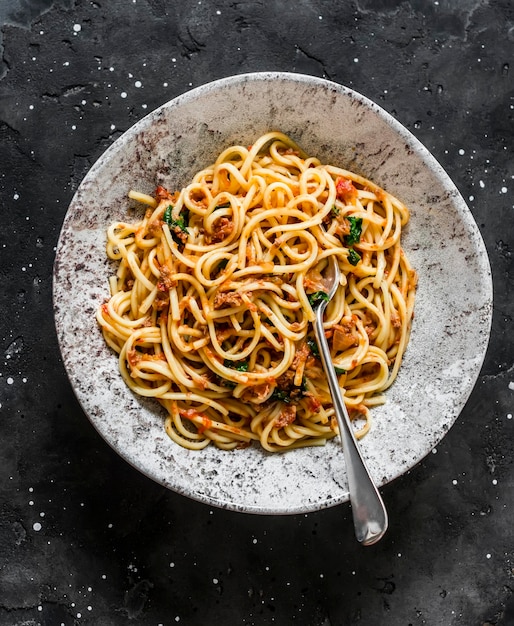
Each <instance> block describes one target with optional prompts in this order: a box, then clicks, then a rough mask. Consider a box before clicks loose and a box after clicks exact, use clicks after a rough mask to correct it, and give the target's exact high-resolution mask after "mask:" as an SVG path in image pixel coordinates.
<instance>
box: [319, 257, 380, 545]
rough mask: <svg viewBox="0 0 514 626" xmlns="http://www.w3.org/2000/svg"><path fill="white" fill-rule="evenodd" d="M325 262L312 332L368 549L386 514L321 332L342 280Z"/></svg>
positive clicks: (358, 531) (334, 265)
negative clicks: (321, 294)
mask: <svg viewBox="0 0 514 626" xmlns="http://www.w3.org/2000/svg"><path fill="white" fill-rule="evenodd" d="M327 260H328V264H327V267H326V268H325V270H324V278H325V280H326V282H327V283H330V287H329V291H328V294H327V295H328V299H327V300H325V299H323V300H321V301H319V304H318V303H317V306H316V309H315V313H316V320H315V324H314V333H315V336H316V341H317V343H318V346H319V351H320V356H321V361H322V363H323V368H324V370H325V373H326V376H327V380H328V386H329V389H330V394H331V396H332V402H333V405H334V411H335V414H336V418H337V424H338V426H339V434H340V437H341V442H342V444H343V453H344V458H345V463H346V472H347V474H348V486H349V491H350V502H351V505H352V515H353V524H354V527H355V535H356V537H357V540H358V541H359V542H360V543H362V545H365V546H370V545H372V544H374V543H376V542H377V541H379V540H380V539H381V538H382V537H383V536H384V533H385V532H386V530H387V524H388V519H387V511H386V508H385V506H384V502H383V500H382V498H381V496H380V494H379V492H378V489H377V487H376V485H375V483H374V482H373V479H372V478H371V475H370V473H369V471H368V468H367V467H366V463H365V462H364V459H363V457H362V455H361V452H360V450H359V447H358V445H357V440H356V438H355V435H354V433H353V428H352V423H351V420H350V416H349V415H348V411H347V410H346V406H345V403H344V400H343V396H342V394H341V389H340V388H339V382H338V380H337V374H336V371H335V368H334V364H333V363H332V358H331V356H330V348H329V346H328V342H327V338H326V337H325V331H324V329H323V314H324V312H325V309H326V307H327V305H328V302H329V301H330V300H331V299H332V298H333V297H334V295H335V293H336V291H337V287H338V285H339V282H340V278H341V273H340V270H339V264H338V262H337V259H336V258H335V256H329V257H328V259H327ZM327 286H328V285H327Z"/></svg>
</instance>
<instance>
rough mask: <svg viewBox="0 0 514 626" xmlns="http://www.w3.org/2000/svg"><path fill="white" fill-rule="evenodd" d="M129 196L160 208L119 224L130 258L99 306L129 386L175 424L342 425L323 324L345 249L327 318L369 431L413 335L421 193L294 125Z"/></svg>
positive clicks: (300, 435)
mask: <svg viewBox="0 0 514 626" xmlns="http://www.w3.org/2000/svg"><path fill="white" fill-rule="evenodd" d="M129 196H130V197H131V198H132V199H133V200H135V201H138V202H139V203H143V204H145V205H147V207H148V208H147V210H146V213H145V214H144V217H143V218H142V219H141V220H140V221H138V222H135V223H125V222H116V223H114V224H112V225H111V226H110V228H109V229H108V233H107V254H108V256H109V258H110V259H113V260H115V261H118V262H119V267H118V271H117V274H116V276H113V277H111V279H110V288H111V296H110V298H109V300H108V301H107V302H106V303H104V304H102V305H101V306H100V307H99V308H98V311H97V320H98V323H99V325H100V327H101V329H102V331H103V335H104V337H105V340H106V342H107V344H108V345H109V346H111V347H112V348H113V349H114V350H115V351H116V352H117V353H119V367H120V372H121V375H122V376H123V379H124V380H125V382H126V384H127V385H128V387H129V388H130V389H131V390H132V391H133V392H135V393H136V394H140V395H142V396H147V397H153V398H156V399H157V400H159V402H160V403H161V404H162V405H163V406H164V407H165V409H166V410H167V413H168V417H167V419H166V422H165V428H166V431H167V433H168V434H169V436H170V437H171V438H172V439H173V440H174V441H176V442H177V443H179V444H180V445H182V446H185V447H187V448H191V449H201V448H204V447H205V446H207V445H208V444H209V443H211V442H212V443H214V444H215V445H216V446H218V447H220V448H223V449H232V448H238V447H246V446H247V445H250V443H251V442H252V441H254V440H255V441H258V442H260V444H261V445H262V447H263V448H265V449H266V450H268V451H270V452H272V451H278V450H284V449H287V448H297V447H300V446H309V445H322V444H324V443H325V442H326V440H327V439H329V438H331V437H334V436H335V435H336V434H337V423H336V420H335V416H334V411H333V407H332V402H331V398H330V394H329V390H328V386H327V382H326V379H325V376H324V373H323V371H322V368H321V362H320V360H319V358H318V357H319V353H318V351H317V346H316V342H315V339H314V334H313V329H312V322H313V320H314V312H313V306H314V302H315V301H316V299H319V298H323V297H324V293H325V291H326V287H325V284H324V280H323V277H322V274H321V272H320V267H321V264H322V263H323V262H324V260H326V258H327V257H328V256H331V255H334V256H336V258H337V260H338V263H339V266H340V268H341V272H342V280H341V285H340V286H339V289H338V291H337V294H336V296H335V297H334V299H333V300H332V301H331V302H330V304H329V305H328V307H327V310H326V317H325V323H324V326H325V332H326V335H327V338H328V340H329V344H330V346H331V351H332V357H333V362H334V364H335V366H336V367H337V368H338V373H339V383H340V386H341V388H342V390H343V392H344V398H345V403H346V405H347V407H348V410H349V413H350V416H351V417H352V419H354V420H355V423H356V424H357V421H359V422H360V425H359V426H356V435H357V437H362V436H363V435H364V434H365V433H366V432H367V431H368V429H369V427H370V411H369V408H370V407H372V406H374V405H377V404H380V403H382V402H384V396H383V392H384V391H385V390H386V389H387V388H388V387H389V386H390V385H391V384H392V383H393V381H394V380H395V378H396V376H397V373H398V369H399V367H400V364H401V361H402V356H403V354H404V351H405V349H406V346H407V343H408V340H409V334H410V327H411V320H412V316H413V306H414V298H415V288H416V280H417V278H416V272H415V271H414V270H413V269H412V268H411V266H410V264H409V261H408V259H407V257H406V255H405V254H404V252H403V250H402V247H401V232H402V228H403V227H404V226H405V225H406V224H407V222H408V219H409V212H408V210H407V208H406V207H405V206H404V205H403V204H402V203H401V202H400V201H399V200H397V199H396V198H394V197H393V196H391V195H390V194H389V193H387V192H385V191H384V190H383V189H381V188H379V187H378V186H377V185H375V184H374V183H372V182H371V181H369V180H366V179H365V178H362V177H361V176H359V175H357V174H355V173H352V172H349V171H346V170H344V169H341V168H338V167H335V166H332V165H324V164H322V163H321V162H320V161H319V160H318V159H317V158H314V157H308V156H307V155H305V154H304V152H303V151H302V150H301V149H300V148H299V147H298V146H297V145H296V144H295V143H294V142H293V141H292V140H291V139H290V138H289V137H287V136H286V135H284V134H282V133H280V132H271V133H268V134H266V135H263V136H262V137H260V138H259V139H258V140H257V141H256V142H255V143H254V144H253V146H251V147H249V148H247V147H243V146H231V147H229V148H227V149H226V150H224V151H223V152H222V153H221V154H220V155H219V157H218V159H217V160H216V162H215V163H214V164H213V165H211V166H210V167H208V168H206V169H204V170H202V171H200V172H198V173H197V174H196V175H195V176H194V178H193V180H192V181H191V183H190V184H189V185H187V186H186V187H184V188H183V189H182V190H181V191H179V192H173V193H170V192H169V191H168V190H166V189H164V188H163V187H158V188H157V190H156V194H155V197H153V196H147V195H145V194H141V193H138V192H135V191H131V192H130V193H129ZM325 262H326V261H325Z"/></svg>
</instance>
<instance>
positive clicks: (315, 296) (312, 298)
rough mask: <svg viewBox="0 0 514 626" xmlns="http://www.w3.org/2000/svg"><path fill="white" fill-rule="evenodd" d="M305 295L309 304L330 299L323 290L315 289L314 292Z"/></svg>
mask: <svg viewBox="0 0 514 626" xmlns="http://www.w3.org/2000/svg"><path fill="white" fill-rule="evenodd" d="M307 297H308V298H309V304H310V305H311V306H315V305H316V304H318V303H319V302H321V301H322V300H324V301H325V302H328V301H329V300H330V298H329V297H328V293H326V292H324V291H315V292H314V293H311V294H309V295H308V296H307Z"/></svg>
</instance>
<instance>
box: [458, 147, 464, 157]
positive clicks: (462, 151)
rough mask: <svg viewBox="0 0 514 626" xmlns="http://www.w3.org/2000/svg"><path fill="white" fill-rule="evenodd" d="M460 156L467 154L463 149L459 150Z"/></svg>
mask: <svg viewBox="0 0 514 626" xmlns="http://www.w3.org/2000/svg"><path fill="white" fill-rule="evenodd" d="M459 154H460V155H461V156H462V155H463V154H465V151H464V150H463V149H462V148H461V149H460V150H459Z"/></svg>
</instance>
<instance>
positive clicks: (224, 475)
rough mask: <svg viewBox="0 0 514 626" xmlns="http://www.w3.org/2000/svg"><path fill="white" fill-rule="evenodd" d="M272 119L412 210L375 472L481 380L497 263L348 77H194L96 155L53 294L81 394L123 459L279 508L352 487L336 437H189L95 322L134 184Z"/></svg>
mask: <svg viewBox="0 0 514 626" xmlns="http://www.w3.org/2000/svg"><path fill="white" fill-rule="evenodd" d="M269 130H281V131H283V132H285V133H287V134H289V135H291V136H292V137H293V138H294V139H295V140H296V141H297V142H298V143H299V144H300V145H301V146H302V147H303V148H304V149H305V150H306V152H307V153H309V154H311V155H315V156H317V157H319V158H320V159H321V160H322V161H323V162H326V163H332V164H335V165H339V166H341V167H344V168H347V169H353V170H355V171H357V172H359V173H361V174H363V175H364V176H366V177H368V178H370V179H372V180H373V181H375V182H376V183H378V184H380V185H381V186H383V187H385V188H386V189H387V190H388V191H390V192H391V193H393V194H395V195H396V196H398V197H399V198H400V199H402V200H403V201H404V202H405V203H406V204H407V205H408V206H409V207H410V209H411V214H412V219H411V222H410V224H409V226H408V229H407V232H406V233H405V237H404V248H405V249H406V251H407V253H408V255H409V257H410V259H411V262H412V264H413V265H414V267H415V268H416V269H417V271H418V273H419V287H418V292H417V300H416V307H415V320H414V325H413V332H412V336H411V342H410V344H409V347H408V350H407V354H406V357H405V360H404V363H403V366H402V368H401V370H400V374H399V377H398V379H397V381H396V382H395V384H394V385H393V387H392V388H391V389H390V390H389V391H388V392H387V400H388V401H387V404H386V405H384V406H382V407H378V408H375V409H373V410H372V415H373V426H372V429H371V432H370V433H369V434H368V435H367V436H366V437H365V439H364V440H363V441H362V442H361V444H360V445H361V447H362V451H363V454H364V456H365V458H366V460H367V463H368V466H369V469H370V472H371V474H372V475H373V477H374V478H375V480H376V481H377V483H378V484H379V485H383V484H385V483H387V482H388V481H391V480H392V479H394V478H395V477H397V476H399V475H400V474H402V473H403V472H405V471H406V470H408V469H409V468H411V467H412V466H413V465H415V464H416V463H417V462H418V461H419V460H421V459H422V458H423V456H425V455H426V454H427V453H428V452H429V451H430V450H431V449H432V448H433V447H434V446H435V445H436V444H437V443H438V442H439V441H440V440H441V439H442V438H443V437H444V435H445V433H446V432H447V431H448V429H449V428H450V426H451V425H452V424H453V422H454V421H455V419H456V418H457V416H458V415H459V413H460V411H461V409H462V408H463V406H464V404H465V402H466V400H467V398H468V397H469V394H470V392H471V390H472V388H473V386H474V384H475V382H476V378H477V376H478V373H479V370H480V366H481V364H482V361H483V358H484V355H485V351H486V347H487V342H488V337H489V330H490V323H491V311H492V285H491V276H490V268H489V262H488V258H487V254H486V251H485V247H484V245H483V242H482V239H481V237H480V234H479V231H478V229H477V226H476V224H475V222H474V220H473V217H472V215H471V213H470V211H469V210H468V208H467V206H466V204H465V203H464V201H463V199H462V197H461V196H460V195H459V193H458V191H457V189H456V188H455V186H454V185H453V184H452V182H451V180H450V179H449V178H448V176H447V175H446V173H445V172H444V171H443V170H442V168H441V167H440V166H439V165H438V163H437V162H436V161H435V160H434V158H433V157H432V156H431V155H430V154H429V153H428V151H427V150H426V149H425V148H424V147H423V146H422V145H421V144H420V143H419V142H418V141H417V140H416V139H415V138H414V137H413V136H412V135H411V134H410V133H409V132H408V131H407V130H405V129H404V128H403V127H402V126H401V125H400V124H399V123H398V122H397V121H395V120H394V119H393V118H392V117H391V116H390V115H389V114H387V113H386V112H385V111H383V110H382V109H381V108H380V107H378V106H377V105H376V104H374V103H372V102H370V101H369V100H367V99H366V98H364V97H363V96H361V95H359V94H357V93H355V92H354V91H351V90H350V89H347V88H345V87H342V86H340V85H337V84H335V83H332V82H328V81H325V80H322V79H318V78H314V77H310V76H303V75H298V74H286V73H257V74H246V75H241V76H235V77H231V78H226V79H223V80H220V81H216V82H214V83H210V84H208V85H205V86H203V87H199V88H197V89H194V90H192V91H190V92H188V93H186V94H184V95H182V96H180V97H178V98H176V99H175V100H173V101H171V102H169V103H167V104H165V105H163V106H162V107H160V108H159V109H157V110H156V111H154V112H153V113H151V114H149V115H148V116H147V117H145V118H144V119H142V120H141V121H140V122H138V123H137V124H136V125H135V126H134V127H132V128H131V129H130V130H128V131H127V132H126V133H125V134H124V135H123V136H122V137H120V138H119V139H118V140H117V141H116V143H115V144H113V145H112V146H111V147H110V148H109V149H108V150H107V152H106V153H105V154H104V155H103V156H102V157H101V158H100V159H99V160H98V162H97V163H96V164H95V165H94V167H93V168H92V169H91V171H90V172H89V173H88V175H87V176H86V177H85V179H84V181H83V183H82V185H81V186H80V188H79V190H78V191H77V193H76V195H75V197H74V199H73V201H72V203H71V206H70V208H69V210H68V213H67V215H66V219H65V221H64V225H63V228H62V233H61V236H60V240H59V245H58V249H57V255H56V261H55V267H54V307H55V319H56V327H57V331H58V337H59V343H60V347H61V351H62V355H63V359H64V363H65V366H66V369H67V372H68V375H69V377H70V380H71V384H72V385H73V388H74V390H75V393H76V395H77V397H78V399H79V401H80V403H81V405H82V407H83V409H84V411H85V412H86V414H87V415H88V416H89V418H90V419H91V421H92V423H93V424H94V425H95V427H96V428H97V429H98V431H99V433H100V434H101V435H102V437H104V438H105V440H106V441H108V442H109V444H110V445H111V446H112V447H113V448H114V449H115V450H116V451H117V452H118V453H119V454H120V455H121V456H122V457H124V458H125V459H126V460H127V461H128V462H129V463H131V464H132V465H133V466H135V467H136V468H138V469H139V470H140V471H142V472H144V473H145V474H147V475H148V476H150V477H151V478H153V479H154V480H156V481H158V482H159V483H162V484H163V485H165V486H166V487H169V488H170V489H173V490H175V491H177V492H179V493H181V494H184V495H187V496H189V497H191V498H195V499H196V500H199V501H202V502H205V503H208V504H210V505H216V506H220V507H225V508H229V509H234V510H238V511H247V512H253V513H269V514H284V513H299V512H307V511H313V510H317V509H320V508H323V507H327V506H332V505H335V504H338V503H340V502H344V501H346V500H347V499H348V491H347V481H346V473H345V465H344V457H343V454H342V451H341V448H340V445H339V444H338V442H337V441H332V442H330V443H329V444H327V445H326V446H325V447H323V448H312V449H308V448H306V449H300V450H295V451H290V452H286V453H283V454H268V453H266V452H264V451H263V450H261V449H260V448H258V447H252V448H249V449H246V450H238V451H234V452H222V451H220V450H217V449H216V448H214V447H209V448H208V449H206V450H204V451H202V452H193V451H190V450H185V449H183V448H180V447H179V446H177V445H176V444H175V443H173V442H172V441H171V440H170V439H169V438H168V437H167V435H166V434H165V432H164V429H163V413H162V410H161V408H160V406H159V405H158V403H157V402H154V401H151V400H146V399H142V398H139V397H135V396H134V395H132V394H131V393H130V392H129V390H128V389H127V388H126V386H125V384H124V383H123V381H122V379H121V376H120V374H119V372H118V365H117V358H116V356H115V354H114V353H113V352H112V351H111V350H110V349H109V348H107V346H106V345H105V343H104V340H103V338H102V336H101V333H100V331H99V329H98V328H97V324H96V320H95V310H96V308H97V306H98V305H99V304H101V303H102V302H103V301H104V300H105V299H106V297H107V295H108V284H107V279H108V276H109V275H110V274H111V273H112V271H113V267H112V266H111V264H110V263H109V262H108V261H107V259H106V256H105V231H106V228H107V226H108V225H109V224H110V222H111V221H114V220H119V219H122V220H123V219H127V220H130V219H134V212H133V210H130V209H129V202H127V192H128V190H129V189H131V188H135V189H138V190H140V191H143V192H147V193H152V191H153V190H154V189H155V187H156V185H157V184H163V185H165V186H166V187H168V188H171V189H175V188H179V187H180V186H182V185H184V184H185V183H187V182H188V181H189V179H190V178H191V177H192V175H193V174H194V173H195V172H196V171H197V170H199V169H200V168H202V167H204V166H206V165H208V164H210V163H211V162H213V161H214V159H215V157H216V155H217V154H218V153H219V152H221V151H222V150H223V149H224V148H225V147H227V146H229V145H231V144H242V145H249V144H251V143H253V141H254V140H255V139H256V138H257V137H259V136H260V135H261V134H263V133H265V132H267V131H269Z"/></svg>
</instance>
